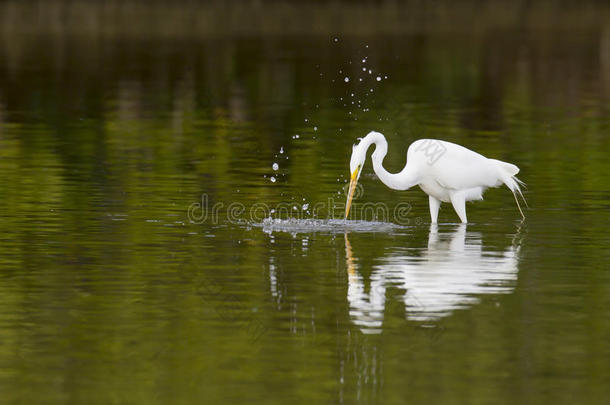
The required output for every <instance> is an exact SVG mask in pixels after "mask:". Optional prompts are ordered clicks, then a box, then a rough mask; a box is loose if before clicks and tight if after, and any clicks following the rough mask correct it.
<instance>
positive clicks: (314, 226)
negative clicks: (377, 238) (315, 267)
mask: <svg viewBox="0 0 610 405" xmlns="http://www.w3.org/2000/svg"><path fill="white" fill-rule="evenodd" d="M251 225H252V226H255V227H259V228H262V229H263V231H264V232H266V233H269V234H271V233H273V232H286V233H291V234H298V233H315V232H323V233H344V232H391V231H395V230H398V229H404V228H407V227H406V226H402V225H396V224H393V223H391V222H378V221H350V220H343V219H297V218H289V219H279V218H265V219H264V220H263V221H262V222H259V223H253V224H251Z"/></svg>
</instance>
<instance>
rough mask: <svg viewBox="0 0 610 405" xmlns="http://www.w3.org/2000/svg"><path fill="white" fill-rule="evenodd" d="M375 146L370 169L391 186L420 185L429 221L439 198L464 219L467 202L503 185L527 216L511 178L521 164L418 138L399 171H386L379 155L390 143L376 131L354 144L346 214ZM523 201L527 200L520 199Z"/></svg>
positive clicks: (515, 181)
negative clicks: (366, 161) (427, 201)
mask: <svg viewBox="0 0 610 405" xmlns="http://www.w3.org/2000/svg"><path fill="white" fill-rule="evenodd" d="M373 144H375V145H376V147H375V151H374V152H373V155H372V156H371V158H372V160H373V169H374V170H375V174H376V175H377V177H379V180H381V181H382V182H383V184H385V185H386V186H388V187H390V188H391V189H394V190H407V189H409V188H411V187H413V186H419V187H420V188H421V189H422V190H423V191H424V192H425V193H426V194H428V198H429V203H430V218H431V220H432V223H436V222H437V220H438V210H439V208H440V205H441V202H451V204H453V209H455V212H456V213H457V214H458V216H459V217H460V220H461V221H462V222H463V223H466V222H468V221H467V219H466V201H474V200H482V199H483V193H484V192H485V190H486V189H487V188H489V187H499V186H501V185H502V184H506V186H507V187H508V188H509V189H510V191H512V193H513V195H514V197H515V201H516V202H517V207H518V208H519V212H521V216H522V217H523V218H524V219H525V215H523V211H522V210H521V206H520V205H519V200H518V199H517V194H519V195H520V196H521V198H523V194H522V193H521V188H520V187H519V184H523V182H522V181H521V180H519V179H518V178H516V177H515V175H516V174H517V173H519V168H518V167H517V166H515V165H513V164H511V163H506V162H502V161H500V160H496V159H488V158H486V157H485V156H483V155H480V154H478V153H476V152H474V151H471V150H470V149H467V148H465V147H463V146H460V145H457V144H455V143H451V142H446V141H440V140H436V139H419V140H417V141H415V142H413V143H412V144H411V146H409V150H408V151H407V164H406V165H405V168H404V169H402V171H401V172H400V173H389V172H388V171H387V170H386V169H384V167H383V165H382V163H383V158H384V157H385V155H386V154H387V153H388V142H387V141H386V139H385V137H384V136H383V135H382V134H380V133H379V132H375V131H372V132H369V134H368V135H367V136H365V137H364V138H362V139H361V141H360V143H358V144H357V145H354V148H353V151H352V157H351V159H350V174H351V180H350V185H349V192H348V195H347V204H346V206H345V218H347V216H348V214H349V210H350V207H351V205H352V198H353V196H354V190H355V189H356V184H357V183H358V179H359V178H360V174H361V173H362V166H363V165H364V161H365V160H366V152H367V150H368V148H369V147H370V146H371V145H373ZM524 201H525V199H524Z"/></svg>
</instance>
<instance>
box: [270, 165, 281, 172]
mask: <svg viewBox="0 0 610 405" xmlns="http://www.w3.org/2000/svg"><path fill="white" fill-rule="evenodd" d="M271 167H273V170H275V171H277V169H279V168H280V165H278V164H277V163H274V164H273V166H271Z"/></svg>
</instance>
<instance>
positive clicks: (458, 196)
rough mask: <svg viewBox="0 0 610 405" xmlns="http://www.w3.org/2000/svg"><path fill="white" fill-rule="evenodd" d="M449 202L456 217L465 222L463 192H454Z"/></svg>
mask: <svg viewBox="0 0 610 405" xmlns="http://www.w3.org/2000/svg"><path fill="white" fill-rule="evenodd" d="M451 204H453V209H454V210H455V212H456V214H458V217H460V220H461V221H462V223H464V224H465V223H467V222H468V220H467V219H466V199H465V198H464V194H463V193H454V194H452V195H451Z"/></svg>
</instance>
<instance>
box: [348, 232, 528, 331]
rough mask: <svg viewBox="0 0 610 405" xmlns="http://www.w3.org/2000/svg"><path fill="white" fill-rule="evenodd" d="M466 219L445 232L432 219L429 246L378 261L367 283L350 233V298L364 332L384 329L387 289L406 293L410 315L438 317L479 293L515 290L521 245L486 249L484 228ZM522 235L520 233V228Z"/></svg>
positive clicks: (466, 303)
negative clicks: (472, 227) (478, 228)
mask: <svg viewBox="0 0 610 405" xmlns="http://www.w3.org/2000/svg"><path fill="white" fill-rule="evenodd" d="M466 227H467V225H466V224H461V225H459V226H458V227H457V228H455V230H453V232H449V233H444V232H441V233H439V230H438V226H437V225H435V224H432V225H431V227H430V232H429V235H428V247H427V249H422V252H421V255H419V256H407V255H404V254H396V255H390V256H388V257H386V258H383V259H382V263H381V264H379V265H376V266H375V267H374V269H373V272H372V274H371V277H370V288H369V289H368V290H367V289H366V287H365V283H364V279H363V277H362V276H361V275H360V274H359V272H358V270H357V266H356V263H355V260H354V257H353V252H352V247H351V244H350V242H349V239H348V234H347V233H345V251H346V259H347V272H348V292H347V299H348V302H349V307H350V316H351V318H352V321H353V322H354V323H355V324H356V325H358V326H359V327H360V329H361V330H362V332H363V333H380V332H381V330H382V324H383V318H384V312H385V308H386V300H387V299H388V298H387V297H386V289H387V288H388V287H397V288H400V289H403V290H404V291H405V293H404V294H403V296H402V301H403V303H404V307H405V313H406V317H407V319H409V320H413V321H421V322H432V321H436V320H439V319H441V318H442V317H445V316H447V315H449V314H450V313H451V312H452V311H454V310H457V309H465V308H468V307H469V306H471V305H473V304H475V303H477V301H478V298H477V296H478V295H482V294H501V293H510V292H512V290H513V288H514V285H515V283H516V280H517V273H518V255H519V246H518V244H516V243H515V241H514V240H513V243H512V244H511V246H509V247H508V248H506V249H504V250H501V251H496V252H493V251H491V252H489V251H486V252H485V253H484V252H483V245H482V240H481V234H480V233H479V232H468V231H467V229H466ZM517 235H518V234H517Z"/></svg>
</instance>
